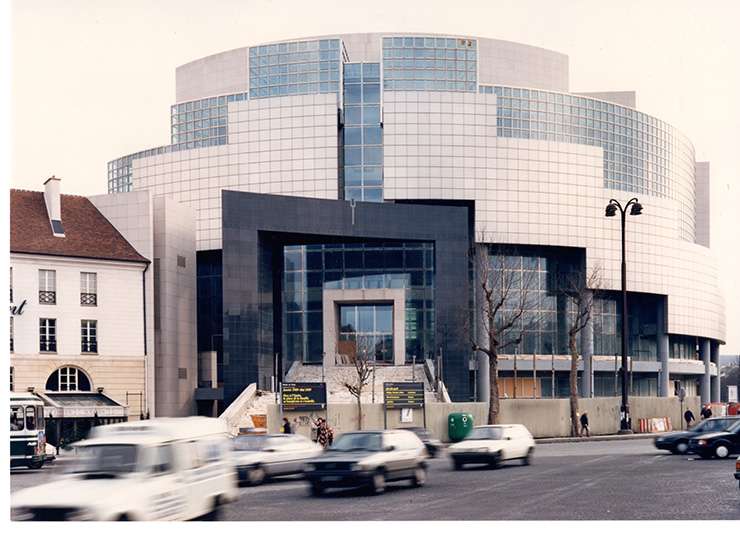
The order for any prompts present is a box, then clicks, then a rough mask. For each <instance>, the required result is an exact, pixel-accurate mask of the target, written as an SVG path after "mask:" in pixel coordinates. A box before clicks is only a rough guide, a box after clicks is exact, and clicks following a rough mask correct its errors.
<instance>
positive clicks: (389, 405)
mask: <svg viewBox="0 0 740 549" xmlns="http://www.w3.org/2000/svg"><path fill="white" fill-rule="evenodd" d="M383 400H384V401H385V409H386V410H397V409H399V408H423V407H424V384H423V383H406V382H399V383H394V382H386V383H383Z"/></svg>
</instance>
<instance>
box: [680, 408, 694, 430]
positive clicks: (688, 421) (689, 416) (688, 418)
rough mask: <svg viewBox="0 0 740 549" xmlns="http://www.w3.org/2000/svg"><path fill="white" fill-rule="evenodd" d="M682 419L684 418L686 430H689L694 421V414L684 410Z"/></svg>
mask: <svg viewBox="0 0 740 549" xmlns="http://www.w3.org/2000/svg"><path fill="white" fill-rule="evenodd" d="M683 418H684V420H686V428H687V429H690V428H691V424H692V423H694V420H695V419H696V418H695V417H694V413H693V412H692V411H691V410H686V411H685V412H684V413H683Z"/></svg>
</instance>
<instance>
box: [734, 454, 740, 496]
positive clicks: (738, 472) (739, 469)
mask: <svg viewBox="0 0 740 549" xmlns="http://www.w3.org/2000/svg"><path fill="white" fill-rule="evenodd" d="M735 478H736V479H737V487H738V489H740V457H739V458H737V459H736V460H735Z"/></svg>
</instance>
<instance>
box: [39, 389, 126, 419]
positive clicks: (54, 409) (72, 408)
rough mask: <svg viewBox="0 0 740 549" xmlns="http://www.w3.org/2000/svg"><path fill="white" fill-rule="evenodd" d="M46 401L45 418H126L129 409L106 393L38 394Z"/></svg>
mask: <svg viewBox="0 0 740 549" xmlns="http://www.w3.org/2000/svg"><path fill="white" fill-rule="evenodd" d="M38 396H39V398H41V399H42V400H43V401H44V417H47V418H49V417H53V418H55V419H65V418H67V419H71V418H86V417H96V416H97V417H99V418H111V417H114V418H118V417H120V418H125V417H126V416H127V415H128V410H127V409H126V408H127V407H126V406H124V405H123V404H121V403H120V402H117V401H115V400H113V399H112V398H110V397H109V396H108V395H106V394H104V393H93V392H90V393H38Z"/></svg>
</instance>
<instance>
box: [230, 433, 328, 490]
mask: <svg viewBox="0 0 740 549" xmlns="http://www.w3.org/2000/svg"><path fill="white" fill-rule="evenodd" d="M322 452H323V448H322V447H321V446H320V445H318V444H316V443H314V442H311V441H310V440H308V439H307V438H306V437H304V436H303V435H295V434H292V435H291V434H289V435H246V436H239V437H236V438H235V439H234V461H235V463H236V468H237V472H238V474H239V483H240V484H242V483H244V484H249V485H250V486H255V485H257V484H260V483H262V482H263V481H264V480H265V479H266V478H268V477H277V476H281V475H295V474H298V473H301V474H302V473H303V469H304V467H305V465H306V461H307V460H309V459H311V458H315V457H318V456H319V455H321V453H322Z"/></svg>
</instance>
